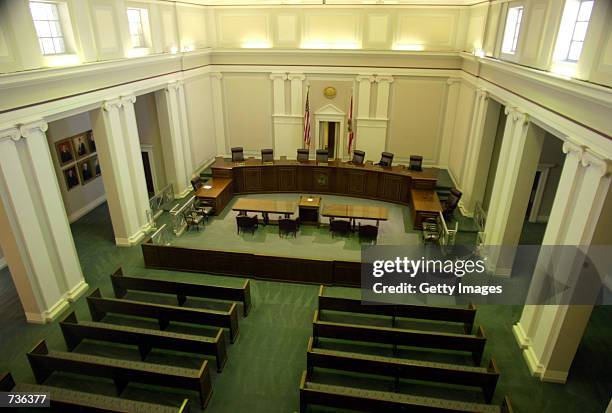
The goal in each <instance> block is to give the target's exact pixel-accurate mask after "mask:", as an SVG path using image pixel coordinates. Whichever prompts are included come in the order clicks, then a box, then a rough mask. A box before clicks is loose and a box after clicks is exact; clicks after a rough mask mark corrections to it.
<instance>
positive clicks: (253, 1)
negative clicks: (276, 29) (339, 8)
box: [177, 0, 487, 6]
mask: <svg viewBox="0 0 612 413" xmlns="http://www.w3.org/2000/svg"><path fill="white" fill-rule="evenodd" d="M484 1H487V0H484ZM177 2H179V3H192V4H201V5H208V6H267V5H308V4H310V5H317V4H318V5H321V4H327V5H381V6H384V5H436V6H465V5H471V4H476V3H482V2H483V0H177Z"/></svg>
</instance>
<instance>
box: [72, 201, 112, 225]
mask: <svg viewBox="0 0 612 413" xmlns="http://www.w3.org/2000/svg"><path fill="white" fill-rule="evenodd" d="M105 202H106V194H103V195H101V196H99V197H98V198H96V199H94V200H93V201H91V202H90V203H88V204H87V205H85V206H83V207H82V208H79V209H78V210H76V211H74V212H73V213H72V214H70V215H69V216H68V222H70V223H71V224H72V223H74V222H76V221H78V220H79V219H80V218H82V217H84V216H85V215H87V214H88V213H90V212H91V211H93V210H94V209H96V208H97V207H99V206H100V205H102V204H103V203H105Z"/></svg>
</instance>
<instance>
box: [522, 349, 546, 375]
mask: <svg viewBox="0 0 612 413" xmlns="http://www.w3.org/2000/svg"><path fill="white" fill-rule="evenodd" d="M523 359H524V360H525V362H526V363H527V367H528V368H529V372H530V373H531V375H532V376H534V377H540V378H541V377H542V372H543V370H544V366H542V365H541V364H540V362H539V360H538V357H537V356H536V354H535V353H534V352H533V347H531V346H529V347H527V348H526V349H524V350H523Z"/></svg>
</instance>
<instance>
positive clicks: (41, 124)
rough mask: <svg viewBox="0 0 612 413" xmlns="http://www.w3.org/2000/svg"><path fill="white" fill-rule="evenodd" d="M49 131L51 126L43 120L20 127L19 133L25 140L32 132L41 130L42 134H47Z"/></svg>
mask: <svg viewBox="0 0 612 413" xmlns="http://www.w3.org/2000/svg"><path fill="white" fill-rule="evenodd" d="M47 129H49V125H48V124H47V122H45V121H44V120H42V119H38V120H35V121H32V122H27V123H24V124H22V125H20V126H19V132H20V133H21V136H23V137H24V138H28V137H30V135H31V133H32V132H35V131H36V130H39V131H40V132H41V133H45V132H46V131H47Z"/></svg>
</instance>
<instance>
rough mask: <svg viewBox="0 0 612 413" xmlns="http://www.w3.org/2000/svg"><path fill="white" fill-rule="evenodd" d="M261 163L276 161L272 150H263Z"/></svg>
mask: <svg viewBox="0 0 612 413" xmlns="http://www.w3.org/2000/svg"><path fill="white" fill-rule="evenodd" d="M261 161H262V162H273V161H274V151H273V150H272V149H262V150H261Z"/></svg>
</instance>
